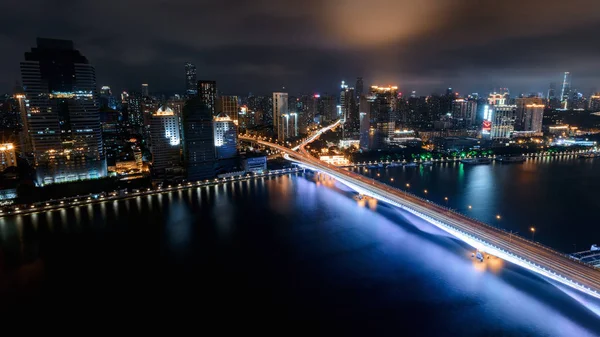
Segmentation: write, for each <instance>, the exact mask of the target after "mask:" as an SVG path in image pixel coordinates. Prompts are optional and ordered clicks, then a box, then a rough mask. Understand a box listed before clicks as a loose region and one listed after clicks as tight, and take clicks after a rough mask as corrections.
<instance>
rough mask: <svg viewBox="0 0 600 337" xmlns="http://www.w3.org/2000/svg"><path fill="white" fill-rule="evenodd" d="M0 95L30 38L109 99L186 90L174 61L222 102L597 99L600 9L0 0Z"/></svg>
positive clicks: (536, 0) (454, 0)
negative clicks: (375, 95)
mask: <svg viewBox="0 0 600 337" xmlns="http://www.w3.org/2000/svg"><path fill="white" fill-rule="evenodd" d="M0 13H2V16H1V19H0V45H1V46H2V48H1V49H0V50H1V52H0V92H7V91H10V90H11V89H12V87H13V86H14V83H15V81H16V80H18V79H19V77H20V75H19V62H20V61H21V60H22V59H23V53H24V52H25V51H26V50H28V49H30V48H31V47H32V46H34V45H35V38H36V37H38V36H40V37H51V38H64V39H71V40H74V41H75V44H76V47H77V48H78V49H80V50H81V51H82V52H83V54H84V55H86V56H87V57H88V58H89V59H90V61H91V62H92V64H94V65H95V66H96V76H97V79H98V85H110V86H111V87H112V88H113V91H118V90H122V89H126V88H134V89H138V88H139V87H140V84H141V83H143V82H147V83H149V85H150V91H151V92H152V91H183V88H184V69H183V63H184V62H185V61H191V62H193V63H195V64H196V65H197V67H198V79H211V80H216V81H217V83H218V87H219V90H220V91H222V92H223V93H226V94H240V95H241V94H247V93H248V92H250V91H251V92H253V93H258V94H261V93H269V92H271V91H273V90H280V89H281V87H284V86H285V87H286V90H288V91H289V92H291V93H296V92H300V91H302V92H321V93H322V92H326V91H329V92H333V91H334V90H337V88H338V87H339V86H338V83H339V81H341V80H346V81H348V82H350V84H351V85H353V84H354V82H355V79H356V77H357V76H362V77H364V78H365V85H371V84H379V85H384V84H396V85H399V86H400V89H401V90H402V91H410V90H417V94H420V95H427V94H429V93H431V92H432V91H440V92H441V91H442V90H444V88H446V87H449V86H451V87H453V88H454V89H455V90H457V91H459V92H460V93H461V94H462V93H467V92H469V93H470V92H480V93H486V92H488V91H490V90H491V89H493V88H494V87H509V89H511V92H512V93H513V94H516V93H519V92H523V91H527V92H530V91H535V92H541V91H543V92H545V91H546V90H547V88H548V84H549V83H550V82H551V81H554V82H557V84H558V85H559V82H560V81H561V72H564V71H571V72H572V74H573V87H574V88H577V89H579V90H580V91H582V92H583V93H584V94H588V93H589V92H590V91H591V90H592V89H596V88H600V42H599V41H598V37H597V36H598V31H600V1H598V0H568V1H564V0H563V1H556V0H544V1H542V0H520V1H513V0H504V1H485V0H418V1H417V0H414V1H407V0H369V1H364V0H326V1H317V0H302V1H291V0H255V1H251V0H229V1H228V0H222V1H203V0H187V1H186V0H119V1H113V0H102V1H97V0H96V1H87V0H64V1H51V0H2V1H0Z"/></svg>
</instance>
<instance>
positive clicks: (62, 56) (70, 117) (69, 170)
mask: <svg viewBox="0 0 600 337" xmlns="http://www.w3.org/2000/svg"><path fill="white" fill-rule="evenodd" d="M21 76H22V82H23V87H24V89H25V96H26V97H27V99H28V100H29V106H28V107H27V119H28V124H29V125H28V126H29V136H30V137H31V143H32V147H33V154H34V161H35V166H36V171H37V183H38V184H52V183H58V182H66V181H73V180H81V179H92V178H100V177H104V176H106V171H107V170H106V161H105V157H104V150H103V145H102V133H101V129H100V114H99V111H98V101H97V98H98V96H97V92H96V75H95V71H94V67H92V66H91V65H90V63H89V61H88V59H87V58H86V57H85V56H83V55H82V54H81V52H79V51H78V50H76V49H75V48H74V46H73V42H72V41H67V40H55V39H41V38H38V39H37V46H36V47H34V48H32V49H31V51H29V52H26V53H25V61H24V62H21Z"/></svg>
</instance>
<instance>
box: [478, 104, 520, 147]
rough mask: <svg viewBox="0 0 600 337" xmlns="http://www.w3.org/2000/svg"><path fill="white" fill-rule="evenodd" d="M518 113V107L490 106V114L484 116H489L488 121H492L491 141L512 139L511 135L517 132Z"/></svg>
mask: <svg viewBox="0 0 600 337" xmlns="http://www.w3.org/2000/svg"><path fill="white" fill-rule="evenodd" d="M516 111H517V106H516V105H493V106H488V112H487V113H484V114H488V116H487V120H488V121H491V130H490V133H489V134H490V137H491V139H502V138H509V137H510V134H511V133H512V132H513V131H514V130H515V120H516ZM484 118H485V117H484ZM484 123H485V121H484ZM484 131H485V130H484Z"/></svg>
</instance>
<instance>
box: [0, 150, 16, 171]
mask: <svg viewBox="0 0 600 337" xmlns="http://www.w3.org/2000/svg"><path fill="white" fill-rule="evenodd" d="M11 166H17V155H16V154H15V146H14V145H13V144H12V143H5V144H0V171H4V170H5V169H6V168H8V167H11Z"/></svg>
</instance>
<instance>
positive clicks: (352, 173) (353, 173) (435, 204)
mask: <svg viewBox="0 0 600 337" xmlns="http://www.w3.org/2000/svg"><path fill="white" fill-rule="evenodd" d="M345 172H347V173H348V174H349V175H356V176H360V177H364V178H367V179H370V180H371V181H373V182H374V183H375V182H377V183H380V184H383V185H385V186H387V187H389V188H391V189H394V190H396V191H398V192H401V193H404V194H405V195H407V196H410V197H412V198H415V199H417V200H420V201H422V202H425V203H427V204H430V205H432V206H435V207H438V208H441V209H443V210H445V211H447V212H449V213H452V214H454V215H457V216H459V217H462V218H467V219H469V220H470V221H472V222H474V223H477V224H478V225H481V226H484V227H486V228H488V229H490V230H492V231H495V232H500V233H502V234H504V235H506V236H509V237H510V238H512V237H514V238H515V239H517V240H521V241H523V242H527V243H528V244H533V245H535V246H537V247H539V248H542V249H544V250H547V251H549V252H551V253H553V254H557V255H560V256H563V257H566V258H568V259H570V260H572V261H576V262H577V263H579V264H581V265H583V266H586V267H588V268H591V269H594V270H600V268H598V267H594V266H592V265H590V264H587V263H585V262H582V261H580V260H578V259H575V258H573V257H572V256H570V255H569V254H565V253H563V252H560V251H557V250H556V249H554V248H551V247H549V246H546V245H544V244H541V243H539V242H537V241H532V240H529V239H527V238H525V237H523V236H521V235H518V234H516V233H512V232H510V231H507V230H506V229H504V228H501V227H496V226H492V225H490V224H488V223H485V222H483V221H481V220H478V219H475V218H473V217H471V216H469V215H466V214H463V213H460V212H458V211H456V210H454V209H451V208H449V207H446V206H443V205H440V204H438V203H436V202H434V201H431V200H429V199H425V198H423V197H421V196H418V195H416V194H414V193H412V192H410V191H407V190H403V189H400V188H398V187H396V186H392V185H390V184H388V183H386V182H383V181H380V180H377V179H375V178H372V177H367V176H365V175H362V174H359V173H356V172H351V171H347V170H345Z"/></svg>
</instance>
